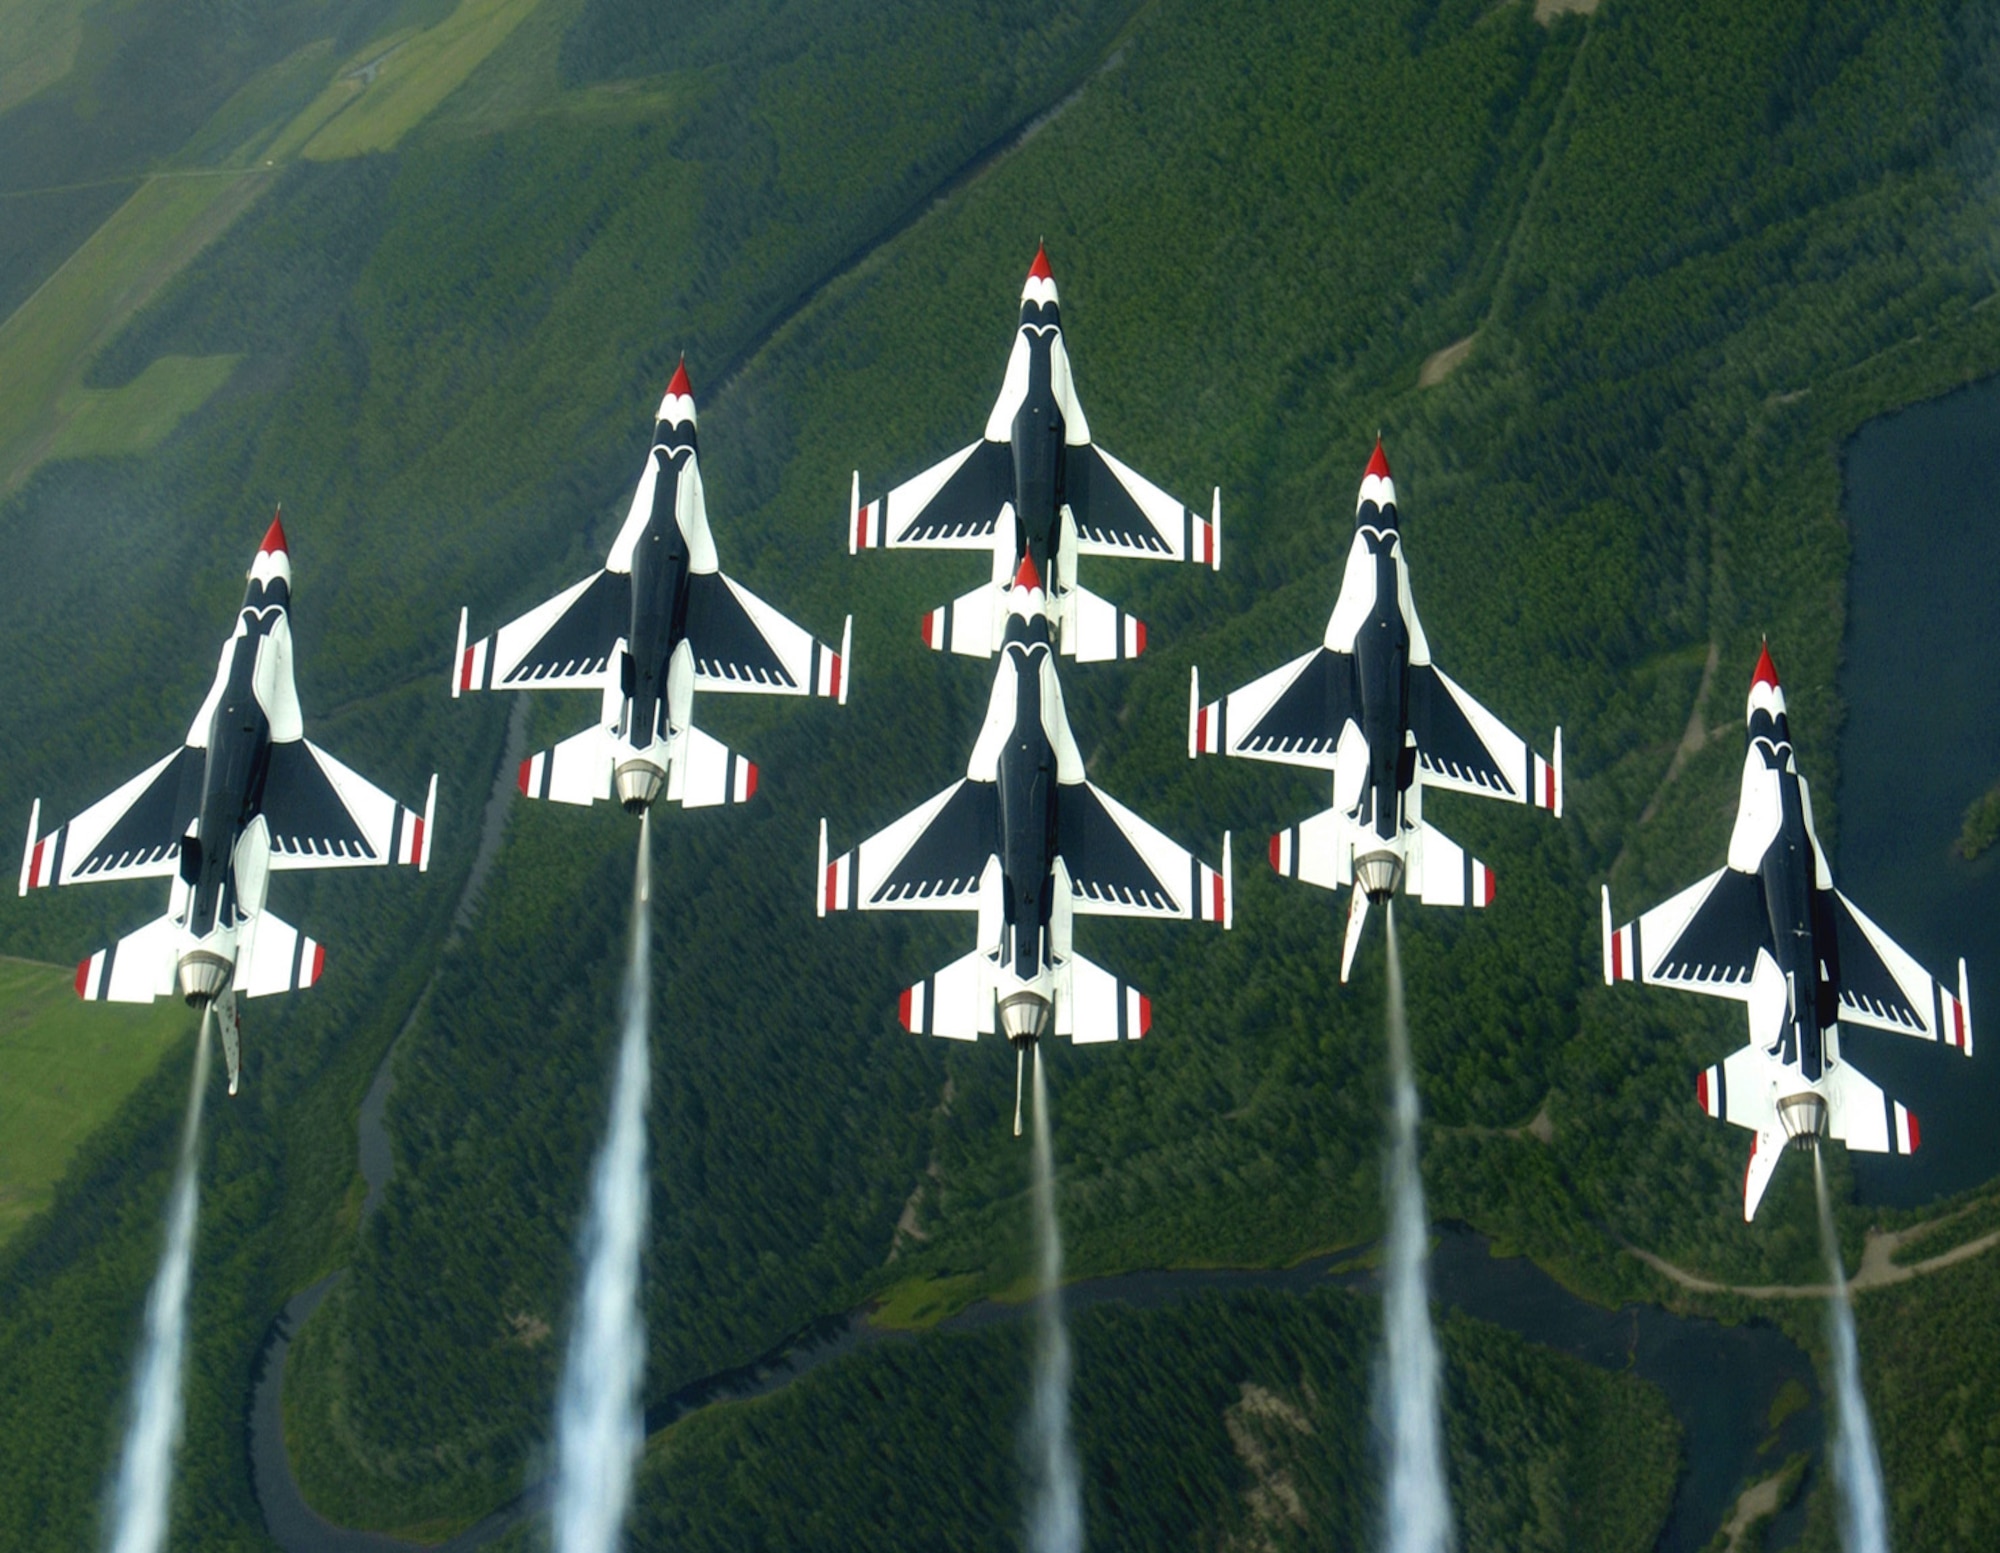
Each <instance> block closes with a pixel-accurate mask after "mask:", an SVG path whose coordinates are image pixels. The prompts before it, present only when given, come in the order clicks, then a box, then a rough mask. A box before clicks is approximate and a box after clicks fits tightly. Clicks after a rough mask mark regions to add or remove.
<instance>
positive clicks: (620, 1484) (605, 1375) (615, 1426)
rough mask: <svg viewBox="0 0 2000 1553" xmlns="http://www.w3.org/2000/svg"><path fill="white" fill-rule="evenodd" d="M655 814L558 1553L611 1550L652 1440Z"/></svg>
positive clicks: (564, 1444) (560, 1455) (593, 1208)
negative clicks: (646, 1293) (642, 1305)
mask: <svg viewBox="0 0 2000 1553" xmlns="http://www.w3.org/2000/svg"><path fill="white" fill-rule="evenodd" d="M651 858H652V816H651V814H650V813H648V814H647V815H646V816H645V817H644V818H642V819H641V820H640V822H639V862H638V867H637V870H636V871H635V873H634V875H633V880H632V942H631V958H630V959H629V960H628V961H627V963H626V967H625V990H624V997H623V1011H624V1031H623V1034H622V1035H621V1037H620V1039H619V1044H618V1072H617V1074H616V1076H615V1077H614V1079H613V1080H612V1087H611V1120H610V1125H609V1127H608V1128H607V1130H606V1132H605V1136H604V1146H603V1148H602V1149H601V1150H600V1151H599V1153H598V1156H597V1163H596V1165H595V1166H594V1168H593V1169H592V1172H591V1180H590V1207H589V1211H588V1213H587V1214H586V1216H585V1218H584V1225H583V1238H582V1242H581V1245H580V1246H579V1255H580V1257H581V1259H582V1262H583V1294H582V1297H581V1298H580V1299H579V1300H578V1301H577V1309H576V1326H575V1329H574V1330H573V1331H572V1332H571V1333H570V1339H569V1351H568V1353H567V1354H566V1355H565V1357H564V1360H563V1377H562V1388H561V1391H560V1394H559V1396H558V1400H557V1405H556V1485H555V1503H554V1532H555V1547H556V1550H557V1553H612V1550H613V1549H614V1548H615V1547H616V1546H617V1544H618V1534H619V1531H620V1529H621V1528H622V1527H623V1526H624V1524H625V1510H626V1507H627V1505H628V1504H629V1503H630V1501H631V1497H632V1471H633V1468H634V1467H635V1466H636V1465H637V1463H638V1459H639V1453H640V1450H641V1449H642V1447H643V1446H644V1444H645V1417H644V1414H643V1413H642V1412H641V1410H640V1406H639V1382H640V1379H641V1377H642V1375H643V1373H644V1370H645V1361H646V1342H645V1333H644V1331H643V1330H642V1327H641V1324H640V1316H639V1250H640V1247H641V1245H642V1244H643V1243H644V1241H645V1238H646V1208H647V1189H646V1188H647V1177H646V1101H647V1091H648V1088H649V1086H650V1082H651V1073H650V1067H649V1053H648V1049H647V1027H648V1025H649V1023H650V1012H651V1010H650V1004H651V1001H652V1000H651V997H650V995H649V986H648V983H649V966H650V959H651V943H652V933H651V931H650V927H649V924H648V920H647V919H648V915H649V913H648V906H647V903H648V902H649V901H650V900H651V898H652V861H651Z"/></svg>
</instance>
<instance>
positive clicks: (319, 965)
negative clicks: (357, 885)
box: [306, 681, 436, 987]
mask: <svg viewBox="0 0 2000 1553" xmlns="http://www.w3.org/2000/svg"><path fill="white" fill-rule="evenodd" d="M432 683H434V684H435V683H436V681H433V682H432ZM325 969H326V945H325V944H314V945H313V968H312V975H310V976H308V977H307V978H306V985H307V986H308V987H311V986H315V985H317V984H318V982H319V978H320V973H321V972H323V971H324V970H325Z"/></svg>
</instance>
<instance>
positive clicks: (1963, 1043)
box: [1938, 960, 1972, 1057]
mask: <svg viewBox="0 0 2000 1553" xmlns="http://www.w3.org/2000/svg"><path fill="white" fill-rule="evenodd" d="M1938 1030H1939V1032H1940V1033H1941V1034H1942V1035H1943V1036H1944V1039H1945V1044H1946V1045H1947V1046H1956V1047H1957V1048H1958V1049H1959V1050H1960V1051H1961V1052H1963V1053H1964V1054H1965V1055H1966V1056H1968V1057H1970V1056H1971V1055H1972V1004H1971V1002H1970V1001H1969V994H1968V990H1967V988H1966V985H1965V961H1963V960H1960V961H1959V962H1958V996H1957V997H1953V996H1952V995H1951V993H1950V991H1949V990H1948V989H1947V988H1946V987H1945V985H1944V983H1943V982H1939V983H1938Z"/></svg>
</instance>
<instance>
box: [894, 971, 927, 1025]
mask: <svg viewBox="0 0 2000 1553" xmlns="http://www.w3.org/2000/svg"><path fill="white" fill-rule="evenodd" d="M926 986H927V984H926V983H924V982H921V981H920V982H918V983H917V984H916V985H915V986H914V987H905V988H904V989H903V991H902V995H901V996H900V997H898V998H897V999H896V1017H897V1018H898V1019H900V1020H901V1021H902V1022H903V1028H904V1029H905V1030H908V1031H909V1032H910V1033H911V1034H913V1035H924V1034H927V1033H928V1028H927V1026H926V1023H925V1016H926V1015H928V1014H929V1012H930V998H929V997H928V995H927V993H926Z"/></svg>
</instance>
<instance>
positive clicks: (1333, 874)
mask: <svg viewBox="0 0 2000 1553" xmlns="http://www.w3.org/2000/svg"><path fill="white" fill-rule="evenodd" d="M1350 829H1351V828H1350V826H1349V825H1348V823H1347V816H1346V815H1344V814H1342V813H1341V812H1340V811H1339V810H1338V809H1322V810H1321V811H1320V812H1319V813H1318V814H1315V815H1314V816H1313V817H1312V818H1311V819H1309V820H1302V821H1300V822H1299V823H1298V824H1297V825H1294V826H1291V827H1290V828H1289V829H1287V830H1281V831H1279V832H1278V834H1277V835H1275V836H1273V837H1272V838H1271V867H1272V868H1274V869H1276V870H1277V872H1278V873H1279V874H1280V875H1282V876H1283V877H1284V878H1287V879H1302V880H1304V881H1305V882H1306V883H1307V884H1316V885H1318V886H1319V887H1320V888H1321V889H1323V890H1338V889H1343V888H1345V887H1346V886H1347V885H1350V884H1352V883H1354V842H1353V838H1352V836H1351V834H1350Z"/></svg>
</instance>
